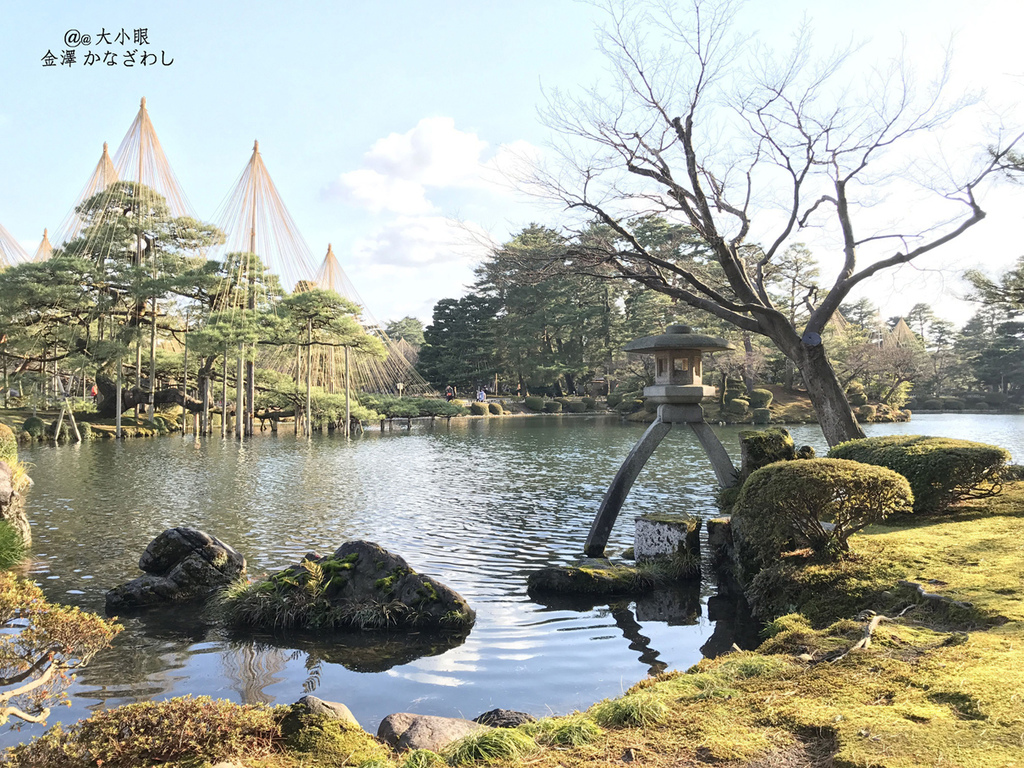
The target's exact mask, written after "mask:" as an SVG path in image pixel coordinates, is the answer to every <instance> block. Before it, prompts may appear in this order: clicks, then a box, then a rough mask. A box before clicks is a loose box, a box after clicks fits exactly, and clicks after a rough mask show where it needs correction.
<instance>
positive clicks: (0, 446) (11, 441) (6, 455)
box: [0, 424, 18, 464]
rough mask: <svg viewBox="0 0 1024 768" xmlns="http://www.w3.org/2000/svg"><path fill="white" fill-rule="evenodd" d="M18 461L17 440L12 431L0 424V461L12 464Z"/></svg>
mask: <svg viewBox="0 0 1024 768" xmlns="http://www.w3.org/2000/svg"><path fill="white" fill-rule="evenodd" d="M17 460H18V438H16V437H15V436H14V430H12V429H11V428H10V427H8V426H7V425H6V424H0V461H6V462H7V463H8V464H14V462H16V461H17Z"/></svg>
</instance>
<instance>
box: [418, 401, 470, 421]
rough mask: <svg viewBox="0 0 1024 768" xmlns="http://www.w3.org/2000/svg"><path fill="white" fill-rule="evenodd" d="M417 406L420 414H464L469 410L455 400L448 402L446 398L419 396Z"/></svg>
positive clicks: (449, 415) (448, 415)
mask: <svg viewBox="0 0 1024 768" xmlns="http://www.w3.org/2000/svg"><path fill="white" fill-rule="evenodd" d="M416 405H417V407H418V408H419V415H420V416H434V417H436V416H446V417H451V416H465V415H466V414H467V413H469V411H467V410H466V408H465V407H464V406H463V405H461V404H459V403H457V402H455V401H454V400H453V401H452V402H450V403H449V402H448V401H447V400H441V399H439V398H428V397H424V398H420V399H419V400H418V401H417V403H416Z"/></svg>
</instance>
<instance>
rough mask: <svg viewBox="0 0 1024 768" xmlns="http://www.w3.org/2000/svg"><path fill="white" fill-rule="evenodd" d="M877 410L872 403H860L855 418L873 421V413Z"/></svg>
mask: <svg viewBox="0 0 1024 768" xmlns="http://www.w3.org/2000/svg"><path fill="white" fill-rule="evenodd" d="M877 411H878V409H877V408H875V406H873V405H862V406H861V407H860V408H858V409H857V420H858V421H863V422H867V421H874V420H875V413H876V412H877Z"/></svg>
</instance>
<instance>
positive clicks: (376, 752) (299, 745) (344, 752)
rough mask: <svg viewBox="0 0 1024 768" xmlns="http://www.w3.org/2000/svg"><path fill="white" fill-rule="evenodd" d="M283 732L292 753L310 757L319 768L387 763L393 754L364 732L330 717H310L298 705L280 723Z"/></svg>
mask: <svg viewBox="0 0 1024 768" xmlns="http://www.w3.org/2000/svg"><path fill="white" fill-rule="evenodd" d="M281 732H282V734H283V735H284V737H285V744H286V745H287V747H288V749H289V750H293V751H296V752H301V753H304V754H307V755H309V756H310V757H311V758H313V760H315V761H316V762H317V763H318V764H320V765H330V766H359V765H363V764H364V763H370V762H374V761H382V762H386V761H387V760H388V758H389V757H390V756H391V751H390V750H389V749H388V748H387V747H385V746H384V745H383V744H382V743H381V742H379V741H378V740H377V739H375V738H374V737H373V736H371V735H370V734H368V733H367V732H366V731H364V730H363V729H362V728H357V727H355V726H353V725H349V724H346V723H344V722H342V721H340V720H336V719H334V718H332V717H331V716H329V715H324V714H314V713H311V712H310V711H309V710H308V708H307V707H306V706H305V705H303V704H296V705H294V706H293V707H292V711H291V712H289V713H288V714H287V715H285V717H284V719H283V720H282V721H281Z"/></svg>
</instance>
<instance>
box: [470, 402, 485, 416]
mask: <svg viewBox="0 0 1024 768" xmlns="http://www.w3.org/2000/svg"><path fill="white" fill-rule="evenodd" d="M469 415H470V416H486V415H487V406H486V405H485V404H484V403H470V404H469Z"/></svg>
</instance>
